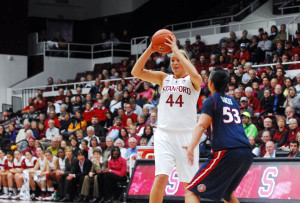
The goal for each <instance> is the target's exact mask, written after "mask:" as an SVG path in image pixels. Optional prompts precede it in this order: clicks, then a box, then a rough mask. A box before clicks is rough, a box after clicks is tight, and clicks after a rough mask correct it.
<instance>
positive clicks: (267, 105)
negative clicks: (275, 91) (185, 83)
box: [260, 89, 274, 115]
mask: <svg viewBox="0 0 300 203" xmlns="http://www.w3.org/2000/svg"><path fill="white" fill-rule="evenodd" d="M273 100H274V98H273V97H272V95H271V91H270V90H269V89H265V90H264V95H263V97H262V98H261V100H260V104H261V110H260V111H261V115H268V114H272V113H273V104H274V101H273Z"/></svg>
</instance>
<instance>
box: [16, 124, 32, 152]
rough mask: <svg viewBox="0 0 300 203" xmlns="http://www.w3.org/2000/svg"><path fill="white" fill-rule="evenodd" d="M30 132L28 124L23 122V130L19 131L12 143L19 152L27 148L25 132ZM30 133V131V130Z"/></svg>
mask: <svg viewBox="0 0 300 203" xmlns="http://www.w3.org/2000/svg"><path fill="white" fill-rule="evenodd" d="M29 130H30V123H29V122H28V121H27V120H25V121H24V128H22V129H20V130H19V132H18V134H17V136H16V139H15V140H14V143H15V144H17V145H18V148H19V149H20V148H21V150H24V149H26V148H27V141H26V139H27V135H26V133H27V131H29ZM30 131H31V130H30ZM31 133H32V131H31Z"/></svg>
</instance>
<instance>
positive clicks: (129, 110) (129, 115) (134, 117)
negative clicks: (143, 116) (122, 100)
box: [122, 104, 138, 125]
mask: <svg viewBox="0 0 300 203" xmlns="http://www.w3.org/2000/svg"><path fill="white" fill-rule="evenodd" d="M125 110H126V111H125V113H124V115H123V117H122V122H123V125H126V122H127V119H128V118H132V120H133V122H134V123H136V122H137V117H138V115H137V114H135V113H133V110H132V106H131V104H125Z"/></svg>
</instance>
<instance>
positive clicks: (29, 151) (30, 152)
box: [25, 150, 33, 155]
mask: <svg viewBox="0 0 300 203" xmlns="http://www.w3.org/2000/svg"><path fill="white" fill-rule="evenodd" d="M26 152H28V153H29V154H31V155H33V153H32V151H31V150H28V151H26ZM26 152H25V154H26Z"/></svg>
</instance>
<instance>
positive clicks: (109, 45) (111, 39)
mask: <svg viewBox="0 0 300 203" xmlns="http://www.w3.org/2000/svg"><path fill="white" fill-rule="evenodd" d="M119 44H120V40H119V39H118V38H117V37H116V36H115V33H113V32H111V33H110V34H109V39H108V40H106V41H105V42H104V45H103V46H104V47H105V48H112V46H114V47H116V46H118V45H119Z"/></svg>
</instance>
